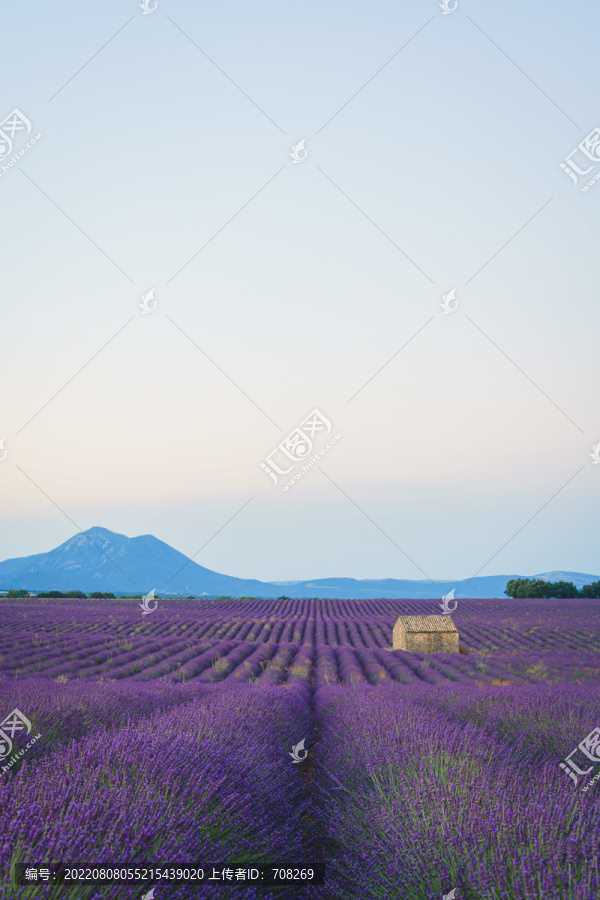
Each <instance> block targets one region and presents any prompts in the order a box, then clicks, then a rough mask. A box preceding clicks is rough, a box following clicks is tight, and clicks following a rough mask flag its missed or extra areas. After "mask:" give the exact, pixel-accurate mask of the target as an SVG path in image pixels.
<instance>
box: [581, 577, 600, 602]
mask: <svg viewBox="0 0 600 900" xmlns="http://www.w3.org/2000/svg"><path fill="white" fill-rule="evenodd" d="M581 596H582V597H592V598H594V599H595V600H600V581H592V583H591V584H584V585H583V587H582V588H581Z"/></svg>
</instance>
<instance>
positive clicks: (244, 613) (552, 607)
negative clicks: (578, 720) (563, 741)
mask: <svg viewBox="0 0 600 900" xmlns="http://www.w3.org/2000/svg"><path fill="white" fill-rule="evenodd" d="M0 603H1V604H2V609H3V617H2V622H0V634H2V632H3V631H8V630H10V628H9V623H16V622H18V621H20V622H21V623H22V624H24V625H26V626H27V627H29V628H32V629H34V630H51V631H59V630H64V631H71V630H74V629H77V630H84V631H90V630H98V629H100V630H104V628H105V627H106V626H107V625H108V624H110V625H112V626H113V627H114V628H115V629H118V628H119V627H120V626H121V624H123V623H124V624H125V625H127V624H128V623H129V621H130V620H131V617H132V614H135V615H137V616H138V619H139V617H140V612H139V608H138V606H139V601H137V600H133V599H124V598H123V599H115V600H91V599H89V598H88V599H81V600H64V599H58V600H53V599H43V598H39V599H35V600H22V599H7V598H0ZM159 610H162V611H163V612H164V613H166V617H165V618H164V619H163V623H166V622H167V621H168V624H169V626H170V627H172V626H177V624H178V622H179V623H180V624H184V623H192V622H194V621H197V620H199V619H200V620H202V621H220V622H223V621H224V620H227V621H228V622H230V623H231V622H234V621H236V620H237V621H239V622H246V621H248V620H252V621H254V622H258V621H262V622H275V621H282V622H293V621H294V620H302V619H313V620H315V621H319V620H321V621H323V622H327V621H330V622H342V623H343V622H345V621H348V620H350V621H352V620H356V621H360V620H368V621H380V620H381V621H387V622H394V621H395V620H396V618H397V617H398V616H399V615H436V614H438V613H439V611H440V602H439V600H400V599H399V600H328V599H315V600H269V599H254V598H250V599H247V600H246V599H244V598H223V599H221V600H207V599H198V600H184V599H181V598H171V599H169V598H164V599H160V601H159ZM457 615H458V616H459V618H460V620H461V621H463V622H465V623H467V622H476V623H477V624H494V623H497V622H499V621H501V622H503V623H505V624H507V625H509V624H512V625H513V626H514V627H517V628H523V627H527V626H529V627H537V626H539V625H544V624H552V625H553V626H556V625H557V624H559V623H561V624H562V623H570V624H571V625H574V624H575V623H581V625H582V626H584V627H586V628H588V627H589V625H590V624H592V625H593V626H594V627H597V626H598V624H599V619H598V601H597V600H593V599H590V598H582V597H578V598H572V599H556V600H542V599H522V600H518V599H512V598H509V597H504V598H501V599H478V600H477V599H459V600H458V607H457ZM152 618H153V619H154V618H155V617H154V616H153V617H152Z"/></svg>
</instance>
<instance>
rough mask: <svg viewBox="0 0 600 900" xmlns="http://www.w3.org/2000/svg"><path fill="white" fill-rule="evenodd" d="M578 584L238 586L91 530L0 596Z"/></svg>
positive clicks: (3, 569)
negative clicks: (15, 591)
mask: <svg viewBox="0 0 600 900" xmlns="http://www.w3.org/2000/svg"><path fill="white" fill-rule="evenodd" d="M520 577H530V578H531V577H533V578H543V579H544V580H546V581H560V580H562V581H573V582H574V583H575V584H576V585H577V586H578V587H581V585H583V584H589V583H590V582H592V581H598V580H600V576H598V575H585V574H582V573H581V572H547V573H545V574H544V575H534V576H520V575H488V576H484V577H479V578H473V579H471V580H468V579H465V580H462V581H447V580H443V581H435V582H431V581H427V580H420V581H410V580H407V579H395V578H382V579H365V580H357V579H356V578H317V579H315V580H313V581H274V582H264V581H256V580H254V579H244V578H234V577H232V576H230V575H221V574H219V573H218V572H213V571H212V570H211V569H205V568H204V566H201V565H199V564H198V563H196V562H194V561H193V560H191V559H189V557H187V556H185V555H184V554H183V553H180V552H179V551H178V550H174V549H173V547H170V546H169V545H168V544H165V543H164V541H159V540H158V538H155V537H154V536H153V535H151V534H142V535H139V536H138V537H134V538H129V537H127V536H126V535H124V534H116V533H115V532H114V531H109V530H108V529H107V528H99V527H94V528H89V529H88V530H87V531H83V532H80V533H79V534H76V535H75V537H72V538H70V539H69V540H68V541H65V542H64V544H60V546H58V547H56V548H55V549H54V550H50V551H49V552H48V553H36V554H35V555H33V556H22V557H19V558H17V559H7V560H5V561H4V562H2V563H0V588H1V589H3V590H8V589H9V588H26V589H27V590H29V591H31V592H32V593H33V592H36V591H49V590H56V591H63V592H66V591H69V590H75V589H76V590H81V591H85V593H91V592H92V591H112V592H113V593H115V594H118V593H124V592H126V591H127V592H131V593H132V594H147V593H148V592H149V591H150V590H152V589H153V588H154V589H155V590H156V591H157V593H159V594H184V595H187V594H196V595H198V594H209V595H210V594H213V595H214V594H217V595H219V594H226V595H229V596H231V597H240V596H249V597H279V596H280V595H282V594H285V595H286V596H288V597H345V598H350V597H356V598H360V597H362V598H370V597H395V598H401V599H403V598H423V599H440V598H441V596H442V594H446V593H448V591H450V590H452V589H453V588H454V591H455V596H456V597H457V598H466V597H481V598H485V597H503V596H504V588H505V587H506V582H507V581H508V579H509V578H520Z"/></svg>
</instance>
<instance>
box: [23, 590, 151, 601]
mask: <svg viewBox="0 0 600 900" xmlns="http://www.w3.org/2000/svg"><path fill="white" fill-rule="evenodd" d="M6 596H7V597H29V591H26V590H25V589H24V588H21V589H19V590H11V591H8V592H7V594H6ZM35 596H36V597H57V598H61V597H62V598H63V599H64V598H66V597H76V598H82V599H87V597H91V598H92V600H116V597H115V595H114V594H111V593H103V592H102V591H94V593H93V594H84V593H83V591H67V593H66V594H63V593H62V591H41V593H39V594H36V595H35ZM141 596H142V595H141V594H140V597H141Z"/></svg>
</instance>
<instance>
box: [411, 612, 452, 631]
mask: <svg viewBox="0 0 600 900" xmlns="http://www.w3.org/2000/svg"><path fill="white" fill-rule="evenodd" d="M398 622H402V625H403V626H404V628H405V630H406V631H407V632H411V633H414V632H422V631H458V628H457V627H456V625H455V624H454V622H453V621H452V617H451V616H400V617H399V618H398ZM396 624H397V623H396Z"/></svg>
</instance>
